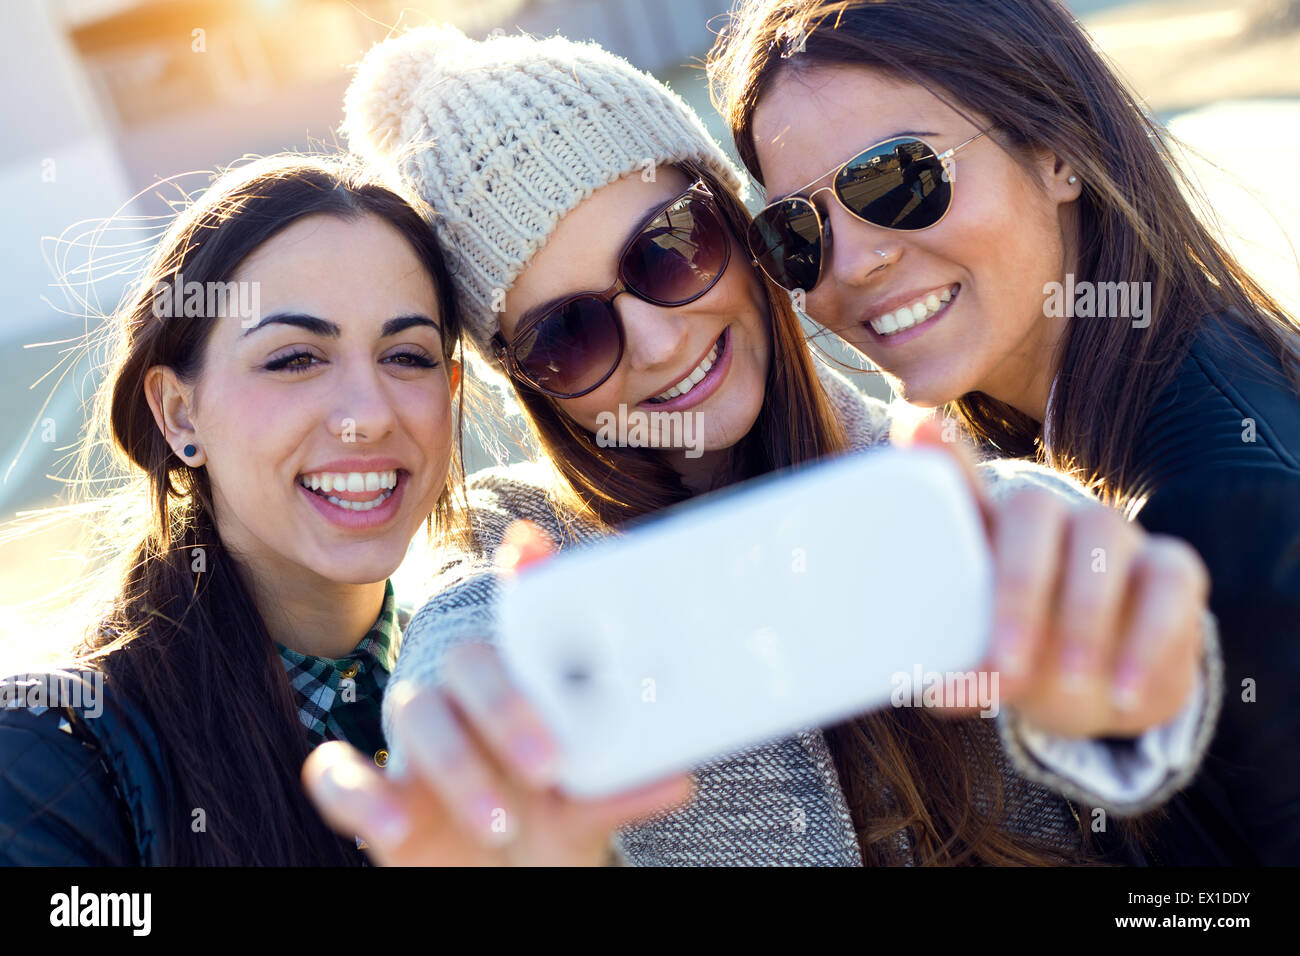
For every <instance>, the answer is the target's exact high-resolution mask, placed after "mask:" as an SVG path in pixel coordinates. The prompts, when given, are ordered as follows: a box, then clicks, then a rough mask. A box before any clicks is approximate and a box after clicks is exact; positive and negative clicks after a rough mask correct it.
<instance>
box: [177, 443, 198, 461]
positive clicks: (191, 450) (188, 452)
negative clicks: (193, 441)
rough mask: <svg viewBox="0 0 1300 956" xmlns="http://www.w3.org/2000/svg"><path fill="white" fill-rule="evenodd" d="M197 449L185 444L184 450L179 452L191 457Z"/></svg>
mask: <svg viewBox="0 0 1300 956" xmlns="http://www.w3.org/2000/svg"><path fill="white" fill-rule="evenodd" d="M197 451H198V449H197V448H195V447H194V446H193V445H186V446H185V448H184V450H183V451H182V452H181V454H182V455H184V456H185V457H186V458H193V457H194V454H195V452H197Z"/></svg>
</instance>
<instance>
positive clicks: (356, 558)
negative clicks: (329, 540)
mask: <svg viewBox="0 0 1300 956" xmlns="http://www.w3.org/2000/svg"><path fill="white" fill-rule="evenodd" d="M322 550H324V551H325V554H324V556H323V557H322V556H320V555H319V554H318V555H317V556H316V559H315V560H313V561H312V562H311V564H310V565H309V567H310V568H311V569H312V570H313V571H315V572H316V573H317V574H318V575H320V576H321V577H322V578H324V579H325V580H327V581H332V582H333V583H335V584H356V585H361V584H374V583H375V582H376V581H385V580H387V579H388V578H390V577H392V576H393V572H395V571H396V570H397V569H398V567H400V566H401V564H402V560H403V559H404V558H405V557H406V552H405V550H403V551H402V552H401V554H397V555H394V554H391V553H388V552H389V549H382V552H381V551H378V550H373V551H371V553H358V551H357V549H355V548H330V549H322ZM368 550H369V549H368Z"/></svg>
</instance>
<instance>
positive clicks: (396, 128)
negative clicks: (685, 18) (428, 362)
mask: <svg viewBox="0 0 1300 956" xmlns="http://www.w3.org/2000/svg"><path fill="white" fill-rule="evenodd" d="M344 115H345V118H344V122H343V133H344V135H345V136H346V137H347V141H348V146H349V148H350V149H351V150H352V151H353V152H355V153H358V154H360V155H361V156H362V157H364V158H365V159H367V160H369V161H370V162H371V163H373V164H375V165H377V166H379V167H380V168H381V169H386V170H387V171H388V173H389V175H390V176H394V177H396V178H399V179H400V180H401V182H402V183H403V184H404V185H405V186H406V187H407V188H410V189H413V190H414V191H416V192H417V193H419V195H420V196H421V197H422V198H423V199H424V201H425V202H427V203H428V204H429V205H430V206H431V207H432V211H433V214H434V216H435V221H434V228H435V230H436V232H437V234H438V238H439V241H440V242H441V244H442V247H443V249H444V250H445V252H446V254H447V257H448V260H449V263H448V265H449V268H450V269H451V270H452V274H453V281H454V282H455V284H456V294H457V299H458V301H459V304H460V306H461V310H462V312H463V321H464V325H465V329H466V332H467V334H468V336H469V338H470V339H471V340H472V341H473V343H474V344H475V345H476V346H477V347H478V351H479V353H480V355H481V356H482V357H483V358H484V359H486V360H487V362H488V364H489V365H490V366H491V367H492V368H494V369H496V370H497V371H500V366H499V363H498V362H497V360H496V356H495V355H494V354H493V350H492V348H491V346H490V345H489V340H490V339H491V337H492V336H493V334H495V333H496V332H497V331H498V329H499V324H498V319H499V316H498V314H497V312H495V311H494V309H501V308H503V303H504V293H505V291H506V290H508V289H509V288H510V286H511V285H512V284H513V283H514V281H515V278H516V277H517V276H518V275H519V273H520V272H522V271H523V270H524V268H525V266H527V264H528V263H529V261H530V260H531V259H532V257H533V256H534V255H535V254H536V253H537V252H538V251H539V250H540V249H541V248H542V247H543V246H544V245H545V243H546V240H547V239H548V238H549V237H550V235H551V233H552V232H553V231H554V229H555V227H556V225H557V224H558V222H559V220H560V219H561V217H563V216H564V215H565V214H566V213H568V212H569V211H570V210H572V209H573V208H574V207H575V206H577V205H578V204H579V203H580V202H581V201H582V200H583V199H585V198H586V197H588V196H590V195H591V194H592V193H593V192H595V191H596V190H597V189H599V188H600V187H601V186H605V185H608V184H609V183H612V182H614V181H615V180H618V179H620V178H622V177H623V176H625V175H627V174H628V173H631V172H635V171H638V170H645V169H647V168H651V167H653V166H658V165H668V164H672V163H675V162H678V161H681V160H687V159H689V160H695V161H697V162H699V163H701V164H703V165H704V166H705V167H706V168H708V169H710V170H711V171H712V172H714V173H716V174H717V176H718V178H719V180H720V181H721V182H722V183H724V184H725V185H727V186H728V187H730V188H732V189H734V190H736V191H737V192H738V193H739V192H741V191H742V190H743V189H744V188H745V187H744V183H745V180H744V178H743V177H742V176H741V174H740V172H739V170H738V169H737V168H736V167H735V166H734V165H733V164H732V163H731V161H730V160H729V159H728V158H727V156H726V154H724V153H723V152H722V150H721V149H720V148H719V147H718V145H717V144H716V143H715V142H714V141H713V139H712V138H711V137H710V136H709V134H708V132H706V131H705V129H704V126H703V124H702V123H701V122H700V120H699V118H698V117H697V116H696V115H695V113H694V112H692V110H691V109H690V107H688V106H687V105H686V104H685V102H683V101H682V99H681V97H679V96H678V95H677V94H675V93H673V92H672V91H671V90H669V89H668V88H667V87H665V86H664V85H663V84H662V83H660V82H659V81H658V80H656V79H655V78H654V77H652V76H650V75H649V74H648V73H643V72H641V71H640V70H637V69H635V68H634V67H633V66H632V65H631V64H629V63H628V62H627V61H626V60H624V59H621V58H619V57H616V56H614V55H612V54H610V53H608V52H606V51H605V50H603V49H601V48H600V47H599V46H597V45H596V44H594V43H574V42H572V41H569V40H566V39H564V38H563V37H558V36H557V37H551V38H549V39H544V40H537V39H533V38H530V37H526V36H496V37H492V38H490V39H488V40H486V41H483V42H478V41H475V40H471V39H469V38H467V37H466V36H465V35H464V34H463V33H461V32H460V31H459V30H457V29H455V28H454V27H450V26H435V27H424V28H421V29H418V30H413V31H411V32H409V33H407V34H405V35H403V36H399V37H395V38H392V39H389V40H386V41H384V42H382V43H380V44H378V45H377V46H375V47H374V48H373V49H372V50H371V51H370V52H369V53H368V54H367V55H366V57H365V59H364V60H363V61H362V62H361V65H360V67H359V68H358V70H357V74H356V77H355V78H354V79H353V81H352V84H351V85H350V86H349V87H348V91H347V96H346V98H345V101H344ZM575 291H576V290H575Z"/></svg>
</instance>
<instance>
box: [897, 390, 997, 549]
mask: <svg viewBox="0 0 1300 956" xmlns="http://www.w3.org/2000/svg"><path fill="white" fill-rule="evenodd" d="M949 428H950V426H948V425H946V424H944V423H943V422H941V421H939V420H938V419H936V418H935V417H934V416H932V415H931V416H927V417H925V418H920V419H913V420H910V421H909V420H906V419H900V418H896V419H894V421H893V423H892V425H891V426H890V433H889V441H890V444H892V445H894V446H895V447H897V448H933V449H936V450H938V451H942V452H943V453H944V454H946V455H948V456H949V457H950V458H951V459H952V460H953V461H954V462H956V463H957V467H958V468H960V469H961V471H962V474H963V475H964V476H965V477H966V484H967V485H968V486H969V487H970V490H971V493H972V494H973V495H974V496H975V503H976V505H977V506H978V507H979V511H980V517H981V518H982V519H983V520H984V526H985V530H986V531H988V530H990V528H991V524H992V521H993V502H992V499H991V498H990V497H989V494H988V489H987V488H985V486H984V479H983V478H981V477H980V474H979V471H977V470H976V468H975V464H976V462H975V453H974V452H973V451H972V450H971V448H970V445H969V444H968V443H967V442H965V441H964V440H963V439H962V437H961V435H960V434H958V433H957V431H956V429H955V428H953V429H952V430H951V431H949Z"/></svg>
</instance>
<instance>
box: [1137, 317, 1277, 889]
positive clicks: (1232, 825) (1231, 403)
mask: <svg viewBox="0 0 1300 956" xmlns="http://www.w3.org/2000/svg"><path fill="white" fill-rule="evenodd" d="M1234 328H1236V329H1237V331H1236V332H1235V334H1234V335H1232V336H1230V335H1229V333H1228V332H1225V331H1224V330H1223V329H1221V328H1218V327H1217V326H1216V325H1213V324H1211V325H1208V326H1207V327H1206V328H1205V329H1204V330H1203V331H1202V332H1201V333H1200V334H1199V335H1198V338H1197V339H1196V341H1195V342H1194V344H1193V345H1192V347H1191V349H1190V350H1189V352H1188V354H1187V357H1186V359H1185V360H1184V361H1183V362H1182V364H1181V366H1180V368H1179V370H1178V373H1177V376H1176V378H1175V379H1174V381H1173V382H1172V384H1170V385H1169V386H1168V387H1167V388H1166V389H1165V390H1164V391H1163V392H1162V393H1161V395H1160V397H1159V399H1158V401H1157V402H1156V405H1155V407H1154V408H1153V411H1152V414H1151V415H1150V416H1149V417H1148V419H1147V421H1146V422H1145V423H1143V424H1142V425H1141V440H1140V445H1139V448H1140V449H1141V452H1140V462H1139V464H1140V467H1139V482H1138V486H1137V494H1138V496H1139V497H1145V498H1146V502H1145V505H1144V506H1143V507H1142V508H1141V510H1140V511H1139V512H1138V515H1137V517H1138V521H1139V522H1140V523H1141V524H1142V525H1143V526H1144V527H1145V528H1146V529H1147V530H1149V531H1151V532H1158V533H1162V534H1172V535H1177V536H1178V537H1180V538H1183V539H1185V540H1186V541H1188V542H1190V543H1191V544H1192V545H1193V546H1195V547H1196V549H1197V550H1198V551H1199V552H1200V554H1201V557H1202V558H1204V560H1205V562H1206V564H1207V565H1208V566H1209V570H1210V575H1211V579H1212V590H1211V597H1210V605H1211V610H1213V612H1214V614H1215V616H1216V617H1217V618H1218V621H1219V636H1220V642H1221V645H1222V650H1223V660H1224V682H1225V687H1224V694H1223V710H1222V712H1221V714H1220V717H1219V725H1218V728H1217V730H1216V733H1215V737H1214V739H1213V741H1212V743H1211V745H1210V750H1209V753H1208V754H1207V755H1206V758H1205V761H1204V763H1203V764H1202V768H1201V770H1200V772H1199V773H1198V774H1197V776H1196V777H1195V779H1194V780H1193V782H1192V783H1191V785H1190V786H1189V787H1188V788H1187V789H1185V790H1184V791H1183V792H1182V793H1180V794H1178V795H1177V796H1176V797H1175V798H1174V799H1173V800H1172V801H1171V802H1170V803H1169V804H1168V805H1167V806H1166V808H1165V809H1166V810H1167V811H1168V819H1167V820H1165V821H1164V822H1163V823H1161V824H1159V825H1158V826H1157V829H1156V841H1155V844H1154V846H1153V847H1152V849H1151V852H1150V853H1149V855H1148V859H1149V861H1150V862H1152V863H1156V864H1169V865H1205V866H1217V865H1257V864H1265V865H1270V864H1292V865H1295V864H1300V395H1297V393H1296V391H1295V389H1294V388H1293V387H1292V386H1289V385H1287V384H1286V382H1285V380H1284V379H1283V378H1282V370H1281V366H1280V364H1279V363H1278V362H1277V360H1276V359H1275V358H1274V357H1272V356H1271V355H1270V354H1269V353H1268V351H1267V350H1266V349H1265V347H1264V345H1263V343H1262V342H1261V341H1260V340H1259V339H1258V338H1257V337H1256V336H1255V335H1254V334H1253V333H1251V332H1249V331H1248V330H1245V329H1244V327H1236V326H1235V324H1234ZM1234 337H1238V341H1237V342H1234V340H1233V339H1234ZM1117 411H1118V412H1119V413H1121V414H1122V413H1123V410H1122V409H1120V410H1117Z"/></svg>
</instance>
